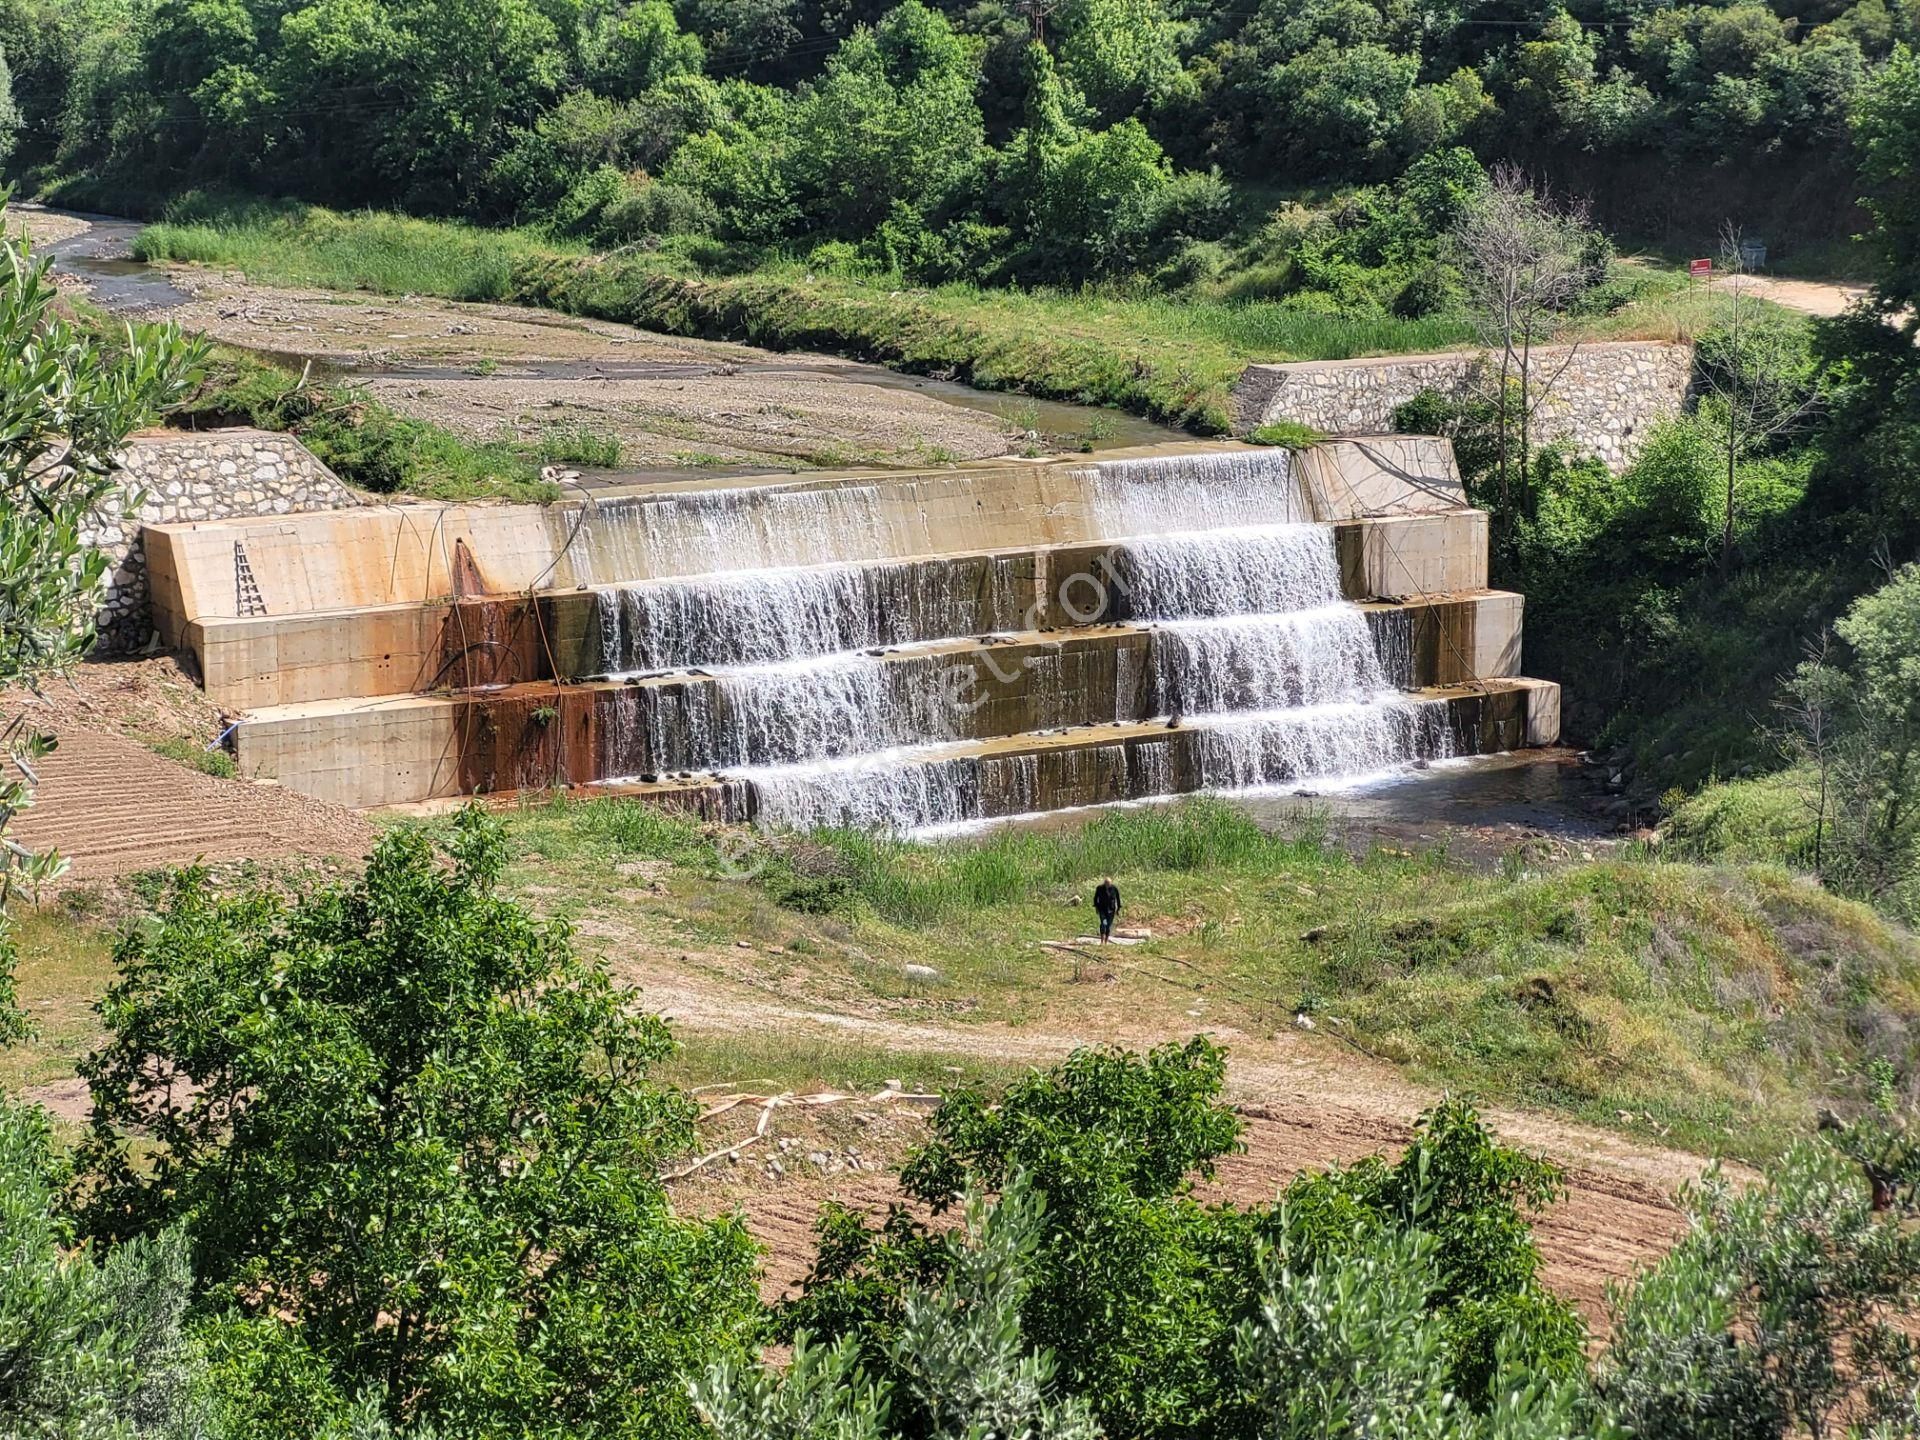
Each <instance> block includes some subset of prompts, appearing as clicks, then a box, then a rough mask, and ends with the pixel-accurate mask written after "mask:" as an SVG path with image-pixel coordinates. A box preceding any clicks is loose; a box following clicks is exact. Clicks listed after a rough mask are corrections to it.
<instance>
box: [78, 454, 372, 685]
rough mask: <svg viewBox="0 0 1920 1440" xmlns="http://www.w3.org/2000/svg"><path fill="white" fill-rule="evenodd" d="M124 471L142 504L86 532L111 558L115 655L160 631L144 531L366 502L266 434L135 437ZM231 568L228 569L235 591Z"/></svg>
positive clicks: (123, 508) (106, 629) (102, 623)
mask: <svg viewBox="0 0 1920 1440" xmlns="http://www.w3.org/2000/svg"><path fill="white" fill-rule="evenodd" d="M120 471H121V474H122V475H123V476H124V478H125V479H126V482H127V484H128V485H129V486H130V487H131V488H132V489H133V490H134V491H136V492H138V493H137V494H136V496H135V498H136V499H137V500H138V501H139V503H138V504H137V505H133V506H129V505H128V504H127V503H126V502H125V501H123V500H121V499H119V498H117V497H116V498H115V499H114V500H113V501H111V502H110V503H109V504H107V505H104V506H102V507H101V508H100V509H99V510H96V511H95V512H94V513H93V515H92V516H90V517H89V518H88V523H87V525H86V528H85V530H84V531H83V532H82V535H81V540H82V541H83V542H84V543H85V544H87V545H90V546H93V547H94V548H96V549H101V550H105V551H106V552H107V556H108V570H107V585H106V593H105V595H104V597H103V599H102V602H101V605H100V609H99V612H98V613H97V615H96V616H95V626H96V629H97V632H98V639H97V640H96V642H95V644H96V647H97V648H98V649H100V650H101V651H104V652H106V653H109V654H112V653H125V652H127V651H130V650H138V649H140V648H141V647H142V646H144V645H145V644H146V643H147V640H148V637H149V636H150V635H151V634H152V633H153V629H154V625H153V620H152V618H151V616H150V614H149V609H148V602H149V597H150V594H151V590H150V586H149V577H148V562H147V551H146V545H145V543H144V537H143V533H142V527H143V526H147V525H159V524H175V523H179V522H181V521H193V520H221V519H227V518H230V517H234V516H255V515H290V514H293V513H294V512H296V511H304V510H338V509H343V508H346V507H350V506H355V505H358V504H359V503H361V502H360V498H359V497H358V496H357V495H355V494H354V492H353V491H351V490H349V489H348V488H347V487H346V486H345V485H344V484H342V483H341V481H340V479H339V477H338V476H336V475H335V474H334V473H333V472H332V471H331V470H329V469H327V467H326V466H324V465H322V464H321V463H320V462H319V461H318V460H316V459H315V458H314V457H313V456H312V455H311V454H310V453H309V452H308V451H307V448H306V447H305V446H304V445H302V444H301V443H300V442H299V441H298V440H295V439H294V438H293V437H292V436H290V435H275V434H271V433H269V432H267V431H264V430H247V429H235V430H213V431H206V432H202V433H198V434H185V433H181V432H159V433H155V434H151V435H136V436H134V437H133V438H132V439H130V440H129V441H128V442H127V446H126V449H125V450H124V451H123V452H122V453H121V456H120ZM231 569H232V567H231V563H229V581H228V583H229V586H230V587H232V586H233V584H234V581H233V577H232V575H231Z"/></svg>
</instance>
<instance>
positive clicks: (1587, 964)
mask: <svg viewBox="0 0 1920 1440" xmlns="http://www.w3.org/2000/svg"><path fill="white" fill-rule="evenodd" d="M510 824H511V828H512V831H513V834H514V837H515V841H516V843H517V844H518V845H519V847H520V849H521V853H522V859H521V861H520V863H519V865H518V867H517V868H516V871H515V883H516V884H517V885H518V886H520V887H521V888H522V891H523V893H526V894H528V895H529V896H533V897H537V900H538V903H540V904H542V905H543V906H546V907H549V908H551V909H552V910H554V912H555V913H559V914H563V915H566V916H568V917H569V918H571V919H573V920H574V921H575V922H576V923H578V924H579V925H580V926H581V930H582V934H583V937H585V943H588V944H590V945H598V946H600V947H601V948H602V949H603V951H604V953H606V954H607V955H608V956H609V957H610V958H611V959H613V960H614V961H615V963H616V964H621V963H631V964H632V965H633V966H634V967H635V974H636V975H639V976H641V977H642V983H643V984H644V977H645V976H646V975H648V974H654V973H660V972H661V971H662V969H664V971H665V972H667V973H673V974H676V975H694V974H706V975H708V976H709V978H710V979H712V980H714V981H716V982H724V983H736V982H740V981H742V980H743V978H744V981H745V983H748V984H750V985H751V986H752V987H753V988H754V989H755V990H757V991H764V992H766V993H768V994H770V995H776V996H779V997H781V998H782V999H783V1001H784V1002H785V1003H788V1004H791V1005H795V1006H799V1007H803V1008H812V1009H819V1010H827V1009H831V1010H836V1011H841V1012H845V1013H849V1014H855V1015H863V1016H871V1015H879V1016H885V1017H889V1018H891V1019H895V1020H898V1021H899V1022H901V1023H903V1024H909V1025H910V1024H914V1023H925V1024H940V1025H945V1026H949V1027H955V1028H958V1029H960V1030H962V1031H965V1030H966V1029H967V1028H968V1027H974V1026H980V1025H983V1024H993V1025H994V1027H995V1028H994V1029H993V1031H992V1032H991V1033H993V1034H995V1035H999V1034H1003V1033H1011V1034H1013V1035H1015V1036H1017V1035H1018V1034H1019V1033H1020V1032H1021V1031H1023V1030H1030V1031H1033V1032H1035V1033H1046V1034H1059V1033H1073V1034H1080V1035H1085V1036H1086V1037H1087V1038H1090V1039H1094V1038H1100V1037H1101V1036H1102V1035H1103V1034H1106V1035H1121V1036H1124V1035H1129V1034H1137V1033H1139V1032H1140V1031H1141V1028H1142V1027H1150V1028H1158V1029H1160V1030H1163V1031H1167V1032H1175V1031H1179V1030H1181V1029H1183V1028H1184V1029H1195V1028H1207V1027H1231V1028H1232V1029H1234V1030H1236V1031H1239V1032H1241V1033H1242V1034H1244V1035H1249V1036H1268V1035H1273V1034H1274V1033H1276V1032H1278V1031H1282V1030H1285V1029H1287V1028H1289V1027H1290V1026H1291V1025H1292V1024H1293V1017H1294V1016H1295V1015H1296V1014H1299V1013H1305V1014H1307V1015H1309V1016H1310V1017H1314V1018H1315V1022H1316V1025H1317V1026H1318V1028H1319V1030H1320V1031H1321V1032H1322V1033H1321V1036H1320V1039H1319V1041H1318V1042H1317V1043H1321V1044H1324V1045H1326V1046H1329V1047H1334V1053H1336V1054H1337V1053H1339V1052H1338V1047H1339V1046H1340V1045H1341V1043H1342V1041H1341V1039H1340V1038H1339V1037H1345V1039H1346V1041H1347V1042H1350V1043H1351V1044H1352V1045H1354V1046H1355V1047H1356V1048H1358V1049H1361V1050H1364V1051H1365V1052H1367V1053H1368V1054H1369V1055H1371V1056H1373V1057H1376V1058H1377V1059H1379V1060H1382V1061H1385V1062H1388V1063H1390V1064H1393V1065H1395V1066H1398V1067H1400V1068H1402V1069H1403V1070H1404V1071H1405V1072H1406V1073H1407V1074H1408V1075H1409V1076H1410V1077H1412V1078H1414V1079H1417V1080H1420V1081H1422V1082H1426V1083H1429V1084H1432V1085H1435V1086H1444V1087H1449V1088H1454V1089H1464V1090H1469V1091H1472V1092H1473V1093H1475V1094H1478V1095H1480V1096H1483V1097H1485V1098H1487V1099H1490V1100H1494V1101H1498V1102H1503V1103H1512V1104H1519V1105H1524V1106H1529V1107H1534V1108H1539V1109H1542V1110H1547V1111H1554V1112H1558V1113H1561V1114H1565V1115H1569V1116H1572V1117H1575V1118H1578V1119H1581V1120H1584V1121H1588V1122H1591V1123H1597V1124H1601V1125H1607V1126H1612V1127H1614V1128H1623V1129H1625V1130H1627V1131H1629V1132H1630V1133H1634V1134H1637V1135H1639V1136H1641V1137H1642V1138H1649V1139H1659V1140H1661V1141H1662V1142H1664V1143H1668V1144H1675V1145H1682V1146H1687V1147H1691V1148H1695V1149H1698V1150H1701V1151H1726V1152H1730V1153H1733V1154H1736V1155H1741V1156H1745V1157H1751V1158H1764V1157H1765V1156H1766V1155H1769V1154H1771V1153H1774V1152H1775V1151H1777V1150H1778V1149H1779V1147H1780V1146H1781V1145H1782V1144H1783V1143H1784V1142H1785V1140H1786V1139H1787V1138H1788V1137H1789V1136H1790V1135H1792V1134H1793V1133H1796V1132H1800V1131H1803V1130H1804V1129H1805V1127H1806V1126H1807V1125H1809V1124H1810V1123H1811V1121H1812V1118H1813V1112H1814V1109H1815V1107H1816V1105H1817V1104H1819V1103H1822V1101H1823V1098H1842V1099H1844V1098H1846V1097H1849V1096H1851V1095H1854V1094H1855V1093H1857V1092H1858V1091H1859V1090H1860V1089H1861V1088H1862V1087H1864V1084H1865V1081H1864V1080H1863V1079H1862V1077H1863V1076H1864V1075H1865V1072H1866V1068H1867V1066H1868V1064H1869V1062H1870V1061H1871V1060H1873V1059H1874V1058H1877V1057H1878V1058H1888V1059H1892V1060H1894V1061H1895V1063H1896V1064H1897V1065H1898V1066H1899V1068H1900V1069H1901V1072H1902V1073H1910V1072H1909V1069H1908V1067H1909V1063H1910V1061H1911V1060H1912V1059H1913V1058H1914V1057H1913V1056H1911V1055H1908V1054H1907V1053H1906V1050H1907V1048H1908V1047H1909V1046H1910V1043H1911V1042H1910V1041H1909V1040H1907V1038H1906V1030H1905V1027H1904V1025H1902V1024H1900V1023H1899V1022H1898V1020H1897V1017H1898V1016H1899V1015H1902V1014H1910V1013H1912V1012H1913V1008H1914V1006H1915V1004H1916V1003H1920V949H1917V948H1916V946H1915V945H1914V943H1913V941H1912V940H1911V938H1909V937H1906V936H1904V935H1903V934H1901V933H1900V932H1898V931H1897V930H1895V929H1893V928H1892V927H1889V926H1888V925H1887V924H1886V923H1885V922H1883V921H1882V920H1880V919H1879V918H1877V917H1876V916H1875V915H1874V914H1873V913H1872V912H1871V911H1870V910H1868V909H1867V908H1866V907H1864V906H1860V905H1855V904H1852V903H1850V902H1847V901H1842V900H1839V899H1836V898H1834V897H1832V896H1830V895H1828V894H1826V893H1825V892H1823V891H1821V890H1820V889H1819V888H1818V887H1816V886H1814V885H1812V884H1809V883H1807V882H1805V881H1804V880H1801V879H1799V878H1796V877H1794V876H1792V875H1789V874H1788V873H1786V872H1785V871H1782V870H1779V869H1775V868H1768V867H1764V866H1740V867H1730V866H1723V867H1715V866H1706V865H1696V864H1686V863H1672V862H1662V861H1659V860H1657V859H1654V858H1651V857H1642V856H1629V857H1625V858H1612V859H1606V860H1596V861H1593V862H1590V863H1573V864H1567V865H1559V866H1553V867H1549V868H1538V867H1537V866H1536V865H1535V864H1534V863H1533V862H1531V861H1530V860H1528V859H1527V858H1526V857H1524V856H1515V857H1513V858H1512V859H1511V861H1510V862H1509V863H1508V864H1506V865H1503V866H1502V867H1501V868H1500V870H1499V871H1498V872H1497V873H1493V874H1488V873H1485V872H1484V871H1476V870H1474V869H1472V868H1469V867H1467V866H1465V865H1462V864H1460V863H1457V862H1455V861H1452V860H1450V859H1448V858H1447V857H1445V856H1444V855H1441V854H1439V853H1423V854H1407V853H1397V852H1391V851H1376V852H1374V853H1373V854H1371V855H1370V856H1367V857H1365V858H1363V859H1357V860H1356V859H1353V858H1351V857H1350V856H1348V855H1347V854H1346V853H1345V852H1344V851H1342V850H1338V849H1335V848H1330V847H1328V846H1326V845H1324V844H1323V843H1321V841H1320V840H1319V838H1318V837H1317V836H1316V835H1315V834H1313V833H1311V832H1310V831H1309V833H1305V834H1295V835H1276V834H1271V833H1267V832H1264V831H1262V830H1261V829H1260V828H1259V827H1258V826H1256V825H1254V824H1253V823H1252V822H1251V821H1249V820H1247V819H1246V818H1245V817H1244V816H1242V815H1241V814H1239V813H1238V812H1236V811H1234V810H1232V809H1231V808H1229V807H1226V806H1224V805H1220V804H1218V803H1213V802H1207V801H1194V802H1189V803H1186V804H1182V805H1177V806H1170V807H1147V808H1142V809H1139V810H1128V811H1119V812H1113V813H1110V814H1108V815H1106V816H1103V817H1101V818H1099V819H1097V820H1094V821H1093V822H1091V823H1088V824H1084V825H1077V826H1072V827H1063V828H1060V829H1056V830H1045V831H1035V830H1012V831H1002V832H997V833H995V834H993V835H991V836H989V837H987V838H985V839H982V840H976V841H967V842H952V843H946V844H939V845H919V844H908V843H902V842H896V841H887V840H879V839H874V838H872V837H866V836H855V835H845V834H828V835H819V836H814V837H809V838H807V839H804V840H791V841H785V842H776V843H774V844H772V845H770V846H768V847H766V848H764V849H762V850H759V851H757V852H751V853H750V855H749V857H748V858H749V859H750V860H752V861H753V862H754V863H753V865H752V866H751V867H750V868H753V869H754V871H755V873H754V875H753V877H752V878H751V879H746V880H742V879H737V878H727V875H728V867H727V866H723V865H722V864H721V862H720V856H719V853H718V852H717V851H716V849H715V848H714V842H713V839H712V837H711V835H709V834H708V833H707V832H705V831H703V830H702V829H701V828H700V827H698V826H697V825H695V824H693V823H692V822H688V821H683V820H678V819H674V818H672V817H666V816H662V815H660V814H658V813H656V812H652V811H648V810H644V809H643V808H642V807H640V806H638V805H637V804H635V803H632V802H622V801H593V802H578V801H562V802H557V803H539V804H533V805H529V806H527V807H525V808H523V809H520V810H518V811H515V812H512V815H511V819H510ZM734 859H735V860H738V859H739V856H738V855H735V856H734ZM636 865H637V866H638V867H639V868H641V869H643V870H646V871H647V872H648V873H649V874H650V875H651V877H652V878H651V879H650V880H649V881H648V882H647V883H645V884H636V883H635V882H634V881H633V880H632V879H631V878H630V877H631V875H632V874H633V872H634V870H635V867H636ZM1105 874H1111V875H1113V876H1114V877H1115V878H1116V879H1117V881H1118V883H1119V885H1120V887H1121V890H1122V893H1123V894H1124V895H1125V896H1126V897H1127V913H1126V915H1125V916H1124V917H1123V924H1139V925H1143V926H1145V927H1147V928H1148V929H1150V930H1151V931H1152V932H1153V938H1152V939H1151V940H1150V941H1148V942H1146V943H1144V944H1142V945H1140V946H1138V947H1129V948H1128V949H1127V950H1125V951H1123V952H1122V951H1113V952H1108V953H1107V954H1105V955H1104V956H1102V957H1101V958H1100V959H1099V960H1098V961H1095V962H1090V963H1089V964H1083V965H1082V966H1081V967H1080V968H1081V969H1082V970H1083V972H1084V971H1086V970H1088V969H1091V970H1093V971H1094V972H1096V973H1098V972H1100V971H1102V970H1104V971H1107V972H1111V975H1112V978H1111V979H1110V980H1103V981H1100V982H1098V983H1094V982H1092V981H1090V980H1089V978H1088V976H1087V974H1085V973H1083V974H1082V975H1080V976H1079V977H1078V978H1076V975H1075V973H1074V972H1075V968H1076V967H1075V964H1074V959H1073V957H1072V956H1071V955H1070V954H1069V953H1067V952H1061V951H1056V950H1048V949H1044V948H1042V946H1041V945H1040V943H1039V942H1040V941H1042V940H1070V939H1072V937H1074V936H1075V935H1076V934H1079V933H1084V931H1085V929H1086V927H1087V925H1088V924H1089V923H1090V920H1089V912H1088V910H1087V904H1088V900H1087V897H1088V896H1089V895H1090V893H1091V888H1092V885H1093V884H1094V883H1095V882H1096V881H1097V879H1098V878H1099V877H1100V876H1101V875H1105ZM740 937H750V942H749V948H743V947H741V945H740V944H739V938H740ZM637 957H652V958H651V960H647V961H642V960H641V959H639V958H637ZM910 963H911V964H916V965H925V966H928V967H931V969H932V970H934V971H935V972H937V974H938V977H939V978H938V979H937V980H934V981H928V980H926V979H924V978H922V979H915V978H913V977H911V976H909V975H908V974H907V972H906V971H905V969H904V966H905V965H907V964H910ZM1000 1025H1005V1026H1007V1027H1011V1028H1010V1031H1007V1032H1002V1031H1001V1030H999V1028H998V1026H1000ZM743 1030H744V1031H745V1033H746V1035H747V1038H746V1039H745V1040H744V1041H743V1042H742V1043H743V1044H745V1045H747V1046H748V1053H747V1054H745V1055H742V1056H741V1057H740V1058H739V1059H738V1061H733V1060H730V1059H729V1058H728V1048H729V1044H730V1043H731V1042H725V1043H723V1042H722V1041H720V1040H718V1039H716V1038H714V1037H712V1036H709V1037H707V1038H706V1039H704V1040H703V1041H702V1042H701V1043H702V1044H703V1045H704V1046H706V1047H707V1054H706V1059H707V1061H708V1066H709V1070H710V1072H716V1073H710V1074H709V1075H708V1077H707V1078H724V1077H722V1076H720V1075H719V1074H718V1073H717V1072H718V1071H730V1070H736V1069H741V1068H745V1067H750V1066H751V1065H752V1064H754V1063H760V1064H769V1063H774V1062H773V1061H772V1060H770V1059H769V1054H770V1050H777V1049H778V1047H768V1046H767V1045H766V1043H765V1037H764V1036H761V1035H758V1034H756V1033H755V1031H754V1028H753V1027H751V1026H747V1027H743ZM980 1033H981V1034H982V1036H983V1041H982V1044H981V1045H980V1046H979V1047H978V1049H969V1052H968V1053H969V1057H970V1059H971V1060H972V1062H973V1063H986V1062H991V1060H992V1059H993V1055H994V1047H993V1045H992V1044H990V1043H987V1042H986V1040H985V1038H984V1037H985V1036H986V1035H987V1034H988V1033H989V1032H987V1031H981V1032H980ZM871 1043H873V1041H872V1037H871V1034H869V1035H868V1036H867V1037H866V1038H865V1039H864V1040H859V1041H855V1040H851V1039H850V1041H849V1042H848V1046H849V1047H850V1048H852V1049H855V1050H858V1049H860V1048H861V1047H862V1046H863V1045H869V1044H871ZM843 1048H846V1047H843ZM936 1062H937V1057H934V1056H928V1055H925V1054H922V1055H921V1056H920V1057H919V1059H918V1061H917V1062H916V1063H917V1066H918V1073H919V1074H920V1075H921V1076H922V1077H923V1078H925V1077H927V1076H931V1077H932V1078H935V1079H937V1078H938V1069H939V1066H938V1063H936ZM818 1063H819V1062H816V1061H809V1062H806V1063H803V1064H801V1065H800V1066H799V1068H800V1069H802V1070H805V1069H807V1068H808V1067H809V1065H817V1064H818ZM889 1063H893V1064H895V1065H896V1066H900V1065H902V1064H904V1063H905V1062H901V1061H897V1060H896V1061H891V1062H889ZM947 1063H951V1057H949V1060H948V1062H947ZM908 1068H910V1069H911V1068H912V1067H911V1066H909V1067H908ZM783 1078H792V1070H791V1067H790V1068H789V1071H788V1073H787V1075H786V1076H784V1077H783ZM818 1078H822V1079H831V1078H832V1076H831V1075H828V1074H823V1075H821V1076H819V1077H818Z"/></svg>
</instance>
